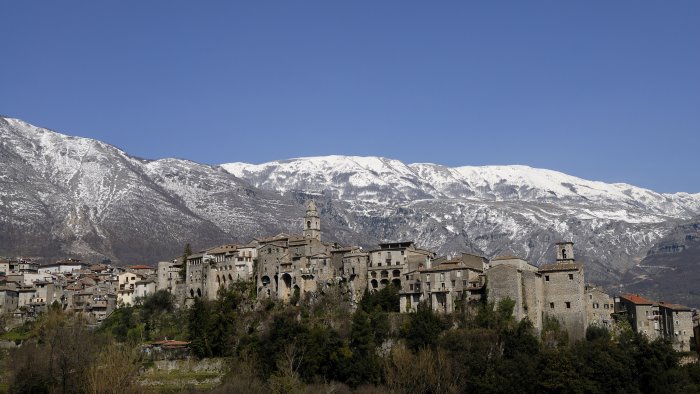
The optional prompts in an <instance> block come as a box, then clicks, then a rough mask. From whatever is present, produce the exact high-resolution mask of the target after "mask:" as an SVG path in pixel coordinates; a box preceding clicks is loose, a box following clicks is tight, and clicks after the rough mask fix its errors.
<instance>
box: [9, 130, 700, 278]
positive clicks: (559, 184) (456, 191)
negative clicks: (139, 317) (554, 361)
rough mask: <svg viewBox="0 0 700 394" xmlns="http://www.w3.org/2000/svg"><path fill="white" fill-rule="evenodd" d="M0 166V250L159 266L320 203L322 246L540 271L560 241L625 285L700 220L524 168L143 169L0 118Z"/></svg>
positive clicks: (362, 164)
mask: <svg viewBox="0 0 700 394" xmlns="http://www.w3.org/2000/svg"><path fill="white" fill-rule="evenodd" d="M0 163H1V164H2V165H1V166H0V188H1V189H0V190H1V191H0V255H9V256H14V255H28V256H43V257H46V258H48V259H55V258H62V257H66V256H79V257H83V258H88V259H103V258H108V259H111V260H114V261H120V262H125V263H132V262H153V261H154V260H158V259H165V258H172V257H173V256H175V255H177V254H179V253H180V252H181V250H182V248H183V245H184V244H185V243H187V242H189V243H191V244H192V245H193V246H194V247H195V248H203V247H206V246H211V245H215V244H219V243H223V242H231V241H239V242H247V241H249V240H250V239H251V238H252V237H256V236H264V235H270V234H274V233H277V232H280V231H287V232H288V231H299V230H301V217H302V216H303V214H304V208H303V203H304V201H305V200H306V199H308V198H309V197H313V198H315V199H316V200H317V205H318V207H319V210H320V214H321V218H322V230H323V231H324V234H323V237H324V239H325V240H328V241H337V242H340V243H344V244H359V245H362V246H372V245H373V244H375V243H376V242H379V241H382V240H399V239H411V240H415V241H416V242H417V243H418V244H419V245H421V246H423V247H425V248H429V249H433V250H435V251H437V252H439V253H441V254H453V253H459V252H463V251H468V252H474V253H479V254H483V255H486V256H487V257H494V256H496V255H499V254H515V255H518V256H521V257H523V258H526V259H528V260H529V261H531V262H533V263H535V264H541V263H544V262H547V261H550V260H552V259H553V256H552V252H551V244H552V243H554V242H557V241H560V240H572V241H574V242H575V243H576V251H577V259H579V260H582V261H584V262H585V263H586V269H587V271H586V272H587V278H588V279H589V280H591V281H594V282H598V283H601V284H606V285H616V286H617V285H619V283H620V282H621V281H623V280H635V281H636V280H637V279H634V278H637V277H638V276H639V275H644V273H639V272H641V271H639V269H640V268H639V265H640V262H642V260H645V261H647V262H648V261H649V260H648V259H650V258H652V257H653V256H659V257H657V258H658V259H660V260H659V261H665V259H666V258H665V257H664V256H671V255H673V256H677V255H681V254H682V253H681V254H669V253H662V251H669V252H678V251H680V252H683V251H684V250H685V249H683V250H680V249H681V248H683V247H681V246H680V245H675V244H674V243H673V242H671V244H669V243H668V242H667V239H668V238H667V237H673V234H676V233H677V232H678V231H679V230H678V228H679V227H678V226H683V225H687V223H688V221H692V219H693V218H694V217H696V216H697V215H698V214H700V194H695V195H693V194H687V193H676V194H662V193H656V192H653V191H651V190H647V189H642V188H638V187H634V186H631V185H627V184H606V183H603V182H595V181H588V180H584V179H580V178H576V177H573V176H569V175H566V174H562V173H559V172H556V171H550V170H543V169H535V168H530V167H525V166H486V167H457V168H450V167H444V166H440V165H436V164H405V163H402V162H400V161H397V160H391V159H385V158H379V157H347V156H327V157H316V158H302V159H292V160H284V161H275V162H270V163H265V164H259V165H253V164H246V163H231V164H224V165H222V166H208V165H202V164H198V163H194V162H190V161H186V160H178V159H163V160H156V161H148V160H142V159H138V158H135V157H132V156H129V155H128V154H127V153H125V152H123V151H121V150H119V149H117V148H115V147H113V146H110V145H107V144H104V143H102V142H99V141H95V140H90V139H85V138H76V137H69V136H66V135H62V134H59V133H55V132H52V131H50V130H46V129H42V128H38V127H35V126H32V125H29V124H27V123H25V122H22V121H20V120H16V119H9V118H0ZM674 245H675V246H674ZM674 248H675V249H674ZM684 261H685V260H684ZM644 264H645V263H642V264H641V265H642V266H643V265H644ZM654 264H657V263H654ZM658 264H661V263H658ZM673 264H680V263H677V262H675V263H673ZM635 283H636V282H635ZM639 283H642V284H641V286H642V287H645V286H646V287H649V286H648V285H645V284H644V283H645V281H639Z"/></svg>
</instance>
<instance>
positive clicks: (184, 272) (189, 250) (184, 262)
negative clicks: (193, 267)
mask: <svg viewBox="0 0 700 394" xmlns="http://www.w3.org/2000/svg"><path fill="white" fill-rule="evenodd" d="M191 255H192V248H191V247H190V244H189V243H188V244H187V245H185V250H184V252H182V267H180V278H182V279H186V278H187V258H188V257H190V256H191Z"/></svg>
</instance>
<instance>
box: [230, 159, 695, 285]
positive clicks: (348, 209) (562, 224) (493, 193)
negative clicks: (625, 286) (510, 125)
mask: <svg viewBox="0 0 700 394" xmlns="http://www.w3.org/2000/svg"><path fill="white" fill-rule="evenodd" d="M222 167H223V168H225V169H226V170H227V171H228V172H230V173H231V174H233V175H236V176H237V177H239V178H242V179H245V180H247V181H249V182H250V183H251V184H252V185H253V186H256V187H258V188H262V189H265V190H269V191H275V192H278V193H280V194H285V193H289V192H293V191H305V192H312V193H318V194H319V195H321V196H323V197H322V198H325V199H326V200H327V201H328V204H329V205H331V206H335V207H336V209H335V212H337V214H338V215H339V216H340V217H342V218H343V221H344V222H346V223H348V225H349V226H350V227H351V229H352V230H353V231H354V232H356V233H362V234H370V235H371V236H372V237H373V238H378V239H415V240H417V241H418V242H419V243H420V244H421V245H423V246H425V247H428V248H431V249H434V250H437V251H439V252H442V253H455V252H459V251H464V250H467V251H472V252H477V253H482V254H485V255H487V256H489V257H492V256H494V255H498V254H516V255H519V256H522V257H525V258H527V259H529V260H530V261H532V262H533V263H535V264H539V263H543V262H546V261H548V260H550V259H551V258H552V257H551V250H550V246H551V244H552V243H553V242H556V241H557V240H573V241H574V242H576V243H577V250H578V252H579V257H580V258H581V257H582V258H583V259H585V260H586V262H587V263H588V270H589V271H588V272H589V277H590V278H591V279H593V280H595V281H598V282H603V283H612V282H614V281H615V280H616V279H617V278H619V277H620V276H621V275H622V274H623V273H624V272H626V271H627V270H628V269H629V268H630V267H632V266H634V265H635V264H637V263H638V262H639V261H640V260H641V259H642V258H644V256H645V255H646V252H647V251H648V250H649V249H650V248H651V247H652V246H653V245H654V243H655V242H656V241H657V240H659V239H660V238H661V237H663V236H664V235H665V234H666V233H668V232H669V231H670V229H671V228H673V227H674V226H675V225H676V223H677V222H678V221H679V220H686V219H689V218H691V217H693V216H694V215H697V214H698V213H699V212H700V194H688V193H676V194H662V193H656V192H654V191H651V190H648V189H643V188H639V187H635V186H632V185H627V184H623V183H616V184H608V183H604V182H596V181H589V180H584V179H581V178H577V177H574V176H570V175H566V174H563V173H560V172H556V171H551V170H544V169H536V168H531V167H527V166H483V167H457V168H450V167H445V166H441V165H437V164H426V163H419V164H405V163H402V162H400V161H398V160H392V159H386V158H379V157H348V156H326V157H309V158H299V159H291V160H280V161H273V162H269V163H264V164H257V165H254V164H246V163H230V164H223V165H222Z"/></svg>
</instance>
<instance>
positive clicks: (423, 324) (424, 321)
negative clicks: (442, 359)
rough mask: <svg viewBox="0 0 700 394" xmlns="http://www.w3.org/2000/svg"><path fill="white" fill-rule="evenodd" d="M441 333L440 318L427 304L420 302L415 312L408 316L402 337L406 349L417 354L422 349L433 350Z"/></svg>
mask: <svg viewBox="0 0 700 394" xmlns="http://www.w3.org/2000/svg"><path fill="white" fill-rule="evenodd" d="M441 332H442V323H441V321H440V318H439V317H438V316H437V315H436V314H435V312H433V309H432V308H431V307H430V305H429V304H428V303H427V302H421V303H420V304H418V308H417V310H416V312H415V313H411V314H410V315H409V317H408V327H407V329H406V331H405V333H404V336H405V337H406V344H407V345H408V348H409V349H411V350H413V351H414V352H417V351H418V350H420V349H422V348H424V347H430V348H435V345H437V342H438V336H439V335H440V333H441Z"/></svg>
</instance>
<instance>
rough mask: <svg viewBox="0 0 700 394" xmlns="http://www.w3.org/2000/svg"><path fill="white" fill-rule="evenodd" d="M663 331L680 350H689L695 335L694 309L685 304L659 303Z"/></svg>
mask: <svg viewBox="0 0 700 394" xmlns="http://www.w3.org/2000/svg"><path fill="white" fill-rule="evenodd" d="M659 314H660V316H661V327H662V328H661V333H662V335H663V336H664V337H665V338H668V339H670V340H671V343H672V344H673V347H674V348H675V349H676V350H678V351H680V352H689V351H690V343H691V341H693V340H694V338H693V335H694V332H693V311H692V310H691V309H690V308H688V307H687V306H684V305H679V304H671V303H666V302H660V303H659Z"/></svg>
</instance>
